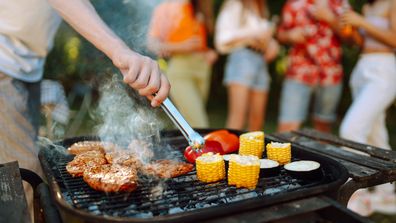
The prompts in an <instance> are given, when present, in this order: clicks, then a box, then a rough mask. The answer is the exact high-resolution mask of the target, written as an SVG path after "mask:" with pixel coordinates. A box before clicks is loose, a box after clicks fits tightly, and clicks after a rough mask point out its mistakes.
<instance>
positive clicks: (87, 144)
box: [67, 141, 117, 155]
mask: <svg viewBox="0 0 396 223" xmlns="http://www.w3.org/2000/svg"><path fill="white" fill-rule="evenodd" d="M116 148H117V146H116V145H115V144H113V143H110V142H100V141H82V142H77V143H74V144H73V145H71V146H70V147H69V148H68V149H67V150H68V151H69V153H70V154H74V155H78V154H81V153H85V152H88V151H98V152H101V153H103V154H104V153H105V152H111V151H114V150H115V149H116Z"/></svg>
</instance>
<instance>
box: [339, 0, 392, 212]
mask: <svg viewBox="0 0 396 223" xmlns="http://www.w3.org/2000/svg"><path fill="white" fill-rule="evenodd" d="M342 21H343V22H344V23H345V24H346V25H351V26H353V27H355V28H357V29H360V30H361V33H362V35H363V37H364V45H363V48H362V54H361V56H360V58H359V61H358V63H357V65H356V67H355V68H354V70H353V73H352V77H351V79H350V88H351V90H352V97H353V100H352V104H351V106H350V107H349V109H348V111H347V113H346V115H345V117H344V120H343V121H342V124H341V127H340V135H341V137H343V138H346V139H350V140H353V141H356V142H359V143H363V144H370V145H373V146H377V147H380V148H384V149H391V147H390V145H389V137H388V131H387V129H386V125H385V119H386V110H387V109H388V108H390V106H391V105H392V103H393V102H394V101H395V98H396V58H395V49H396V0H377V1H375V0H374V1H369V3H368V4H366V5H364V6H363V16H361V15H359V14H357V13H356V12H353V11H348V12H346V13H345V14H344V15H343V16H342ZM394 190H395V188H394V185H392V184H384V185H380V186H377V187H376V188H375V192H374V193H372V194H371V193H370V192H369V191H368V190H359V191H358V192H356V193H355V194H354V195H353V196H352V199H351V201H350V203H349V205H348V206H349V207H350V208H351V209H352V210H354V211H356V212H358V213H360V214H362V215H370V214H371V213H372V212H373V211H379V212H385V213H396V195H395V192H394Z"/></svg>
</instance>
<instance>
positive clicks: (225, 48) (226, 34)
mask: <svg viewBox="0 0 396 223" xmlns="http://www.w3.org/2000/svg"><path fill="white" fill-rule="evenodd" d="M241 1H242V0H227V1H226V2H225V3H224V4H223V6H222V8H221V11H220V13H219V15H218V17H217V21H216V30H215V33H216V36H215V45H216V49H217V50H218V51H219V52H221V53H230V52H231V51H233V50H234V49H236V48H240V47H246V46H245V45H246V44H244V43H239V45H232V46H231V45H230V44H229V42H232V41H233V40H234V38H235V37H236V36H237V35H238V36H240V35H241V34H242V33H251V32H257V31H260V30H263V29H269V28H270V24H269V22H268V20H267V19H263V18H261V17H259V16H257V15H256V14H255V13H253V12H252V11H250V10H248V9H244V8H243V4H242V2H241Z"/></svg>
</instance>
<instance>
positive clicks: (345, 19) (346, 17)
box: [341, 10, 364, 28]
mask: <svg viewBox="0 0 396 223" xmlns="http://www.w3.org/2000/svg"><path fill="white" fill-rule="evenodd" d="M341 22H342V25H344V26H345V25H351V26H354V27H357V28H359V27H361V26H362V24H363V23H364V18H363V16H361V15H360V14H358V13H356V12H355V11H352V10H348V11H346V12H345V13H344V14H343V15H342V16H341Z"/></svg>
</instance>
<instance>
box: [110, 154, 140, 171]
mask: <svg viewBox="0 0 396 223" xmlns="http://www.w3.org/2000/svg"><path fill="white" fill-rule="evenodd" d="M105 157H106V160H107V162H108V163H110V164H119V165H123V166H129V167H134V168H136V169H140V168H141V167H142V162H141V161H140V160H139V158H138V157H137V156H136V155H135V154H134V153H131V152H129V151H114V152H109V153H106V155H105Z"/></svg>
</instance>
